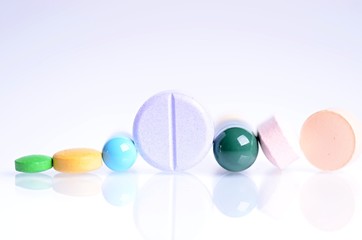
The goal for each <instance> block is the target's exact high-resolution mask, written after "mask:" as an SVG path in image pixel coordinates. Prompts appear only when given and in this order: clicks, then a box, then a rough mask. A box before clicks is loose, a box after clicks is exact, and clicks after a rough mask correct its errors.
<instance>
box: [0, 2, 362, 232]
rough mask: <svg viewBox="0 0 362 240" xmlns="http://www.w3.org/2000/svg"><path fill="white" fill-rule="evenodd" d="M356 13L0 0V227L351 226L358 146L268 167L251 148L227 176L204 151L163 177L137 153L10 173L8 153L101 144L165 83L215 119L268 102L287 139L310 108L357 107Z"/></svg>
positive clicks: (263, 5)
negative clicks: (70, 169)
mask: <svg viewBox="0 0 362 240" xmlns="http://www.w3.org/2000/svg"><path fill="white" fill-rule="evenodd" d="M361 26H362V1H359V0H345V1H342V0H329V1H327V0H324V1H322V0H316V1H312V0H310V1H309V0H307V1H281V0H276V1H266V0H259V1H232V0H223V1H214V0H211V1H201V0H193V1H189V0H183V1H156V0H154V1H125V0H123V1H109V0H106V1H89V0H88V1H45V0H43V1H42V0H36V1H18V0H14V1H5V0H2V1H0V109H1V115H0V146H1V158H0V159H1V160H0V161H1V162H0V225H1V226H2V227H1V232H0V235H1V238H2V239H35V238H36V239H49V238H52V239H65V238H67V239H75V238H82V239H86V238H91V239H242V238H245V239H263V238H268V237H272V238H277V239H311V238H312V239H318V238H320V239H327V238H328V239H360V238H361V236H362V230H361V226H360V223H361V222H362V201H361V200H362V199H361V197H362V196H361V181H362V177H361V176H362V175H361V174H360V172H361V170H362V163H361V159H360V158H359V159H357V160H356V161H355V162H352V163H351V164H349V165H348V166H346V167H345V168H344V169H342V170H340V171H337V172H332V173H320V172H319V171H318V170H317V169H315V168H314V167H313V166H311V165H310V164H309V163H308V161H307V160H305V158H304V157H303V156H302V155H301V157H300V159H299V160H298V162H296V163H294V164H293V165H291V166H290V167H289V168H288V169H287V170H285V171H284V172H279V171H277V170H275V168H274V167H273V166H272V165H271V164H270V163H269V162H268V161H267V160H266V159H265V157H264V155H263V153H262V152H261V151H260V155H259V157H258V159H257V161H256V163H255V164H254V165H253V166H252V167H251V168H250V169H248V170H247V171H245V172H244V173H241V174H236V175H231V176H230V175H227V172H226V171H224V170H222V169H221V168H220V167H219V166H218V165H217V164H216V162H215V160H214V158H213V156H212V153H211V151H210V154H209V155H208V156H207V157H206V158H205V159H204V160H203V161H202V163H200V164H199V165H198V166H196V167H195V168H194V169H192V170H190V171H188V172H187V173H185V174H175V175H172V174H171V175H167V174H162V173H159V171H158V170H156V169H154V168H152V167H150V166H149V165H147V164H146V163H145V162H144V161H143V160H142V158H141V157H139V158H138V161H137V162H136V164H135V165H134V166H133V168H132V170H131V171H129V172H128V173H124V174H120V175H117V174H116V175H115V174H112V172H111V171H110V170H108V169H107V168H106V167H105V166H103V167H102V169H100V170H97V171H95V172H93V173H90V174H84V175H75V176H73V175H63V174H60V173H57V172H55V171H54V170H50V171H47V172H45V173H44V174H35V175H30V176H29V175H21V174H18V173H16V172H15V170H14V160H15V159H16V158H18V157H20V156H23V155H28V154H35V153H41V154H46V155H50V156H51V155H52V154H53V153H55V152H56V151H59V150H62V149H66V148H73V147H92V148H95V149H99V150H100V149H102V147H103V144H104V142H105V141H106V140H107V139H108V138H109V137H110V136H112V135H113V134H115V133H117V132H128V133H131V129H132V124H133V118H134V116H135V114H136V112H137V110H138V108H139V107H140V106H141V105H142V103H143V102H144V101H145V100H146V99H148V98H149V97H150V96H152V95H153V94H155V93H157V92H159V91H163V90H167V89H174V90H177V91H180V92H183V93H186V94H188V95H190V96H193V97H194V98H195V99H197V100H198V101H199V102H200V103H201V104H202V105H203V106H204V107H205V109H206V110H207V111H208V112H209V113H210V115H211V117H212V118H213V120H214V121H215V123H217V122H218V121H219V120H220V119H221V118H223V117H224V116H226V115H233V116H238V117H239V118H240V119H242V120H245V121H247V122H249V123H250V124H251V125H252V126H253V127H254V128H255V127H257V125H258V124H260V123H261V122H262V121H264V120H265V119H266V118H268V117H269V116H271V115H272V114H279V116H282V117H283V118H284V120H285V122H288V123H289V125H290V126H291V128H290V130H289V131H288V135H291V136H292V137H291V139H290V140H291V142H292V143H293V145H295V146H298V144H297V143H298V134H299V131H300V127H301V124H302V123H303V121H304V120H305V119H306V118H307V117H308V116H309V115H310V114H311V113H313V112H315V111H318V110H320V109H325V108H337V109H343V110H346V111H349V112H351V113H353V114H354V115H355V116H356V117H357V118H358V119H359V120H361V119H362V110H361V95H360V92H361V88H360V85H361V84H360V83H361V80H362V79H361V76H362V27H361ZM40 183H41V184H40ZM35 187H38V188H42V189H41V190H31V189H29V188H35ZM112 204H113V205H112ZM231 216H234V217H231Z"/></svg>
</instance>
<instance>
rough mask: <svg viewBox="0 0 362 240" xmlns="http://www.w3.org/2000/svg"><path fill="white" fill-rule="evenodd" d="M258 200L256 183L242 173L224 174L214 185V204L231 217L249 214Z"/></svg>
mask: <svg viewBox="0 0 362 240" xmlns="http://www.w3.org/2000/svg"><path fill="white" fill-rule="evenodd" d="M257 200H258V192H257V187H256V185H255V183H254V182H253V181H252V180H251V179H250V178H249V177H247V176H246V175H243V174H241V173H228V174H226V175H224V176H222V177H221V179H220V180H219V181H218V182H217V184H216V185H215V187H214V191H213V201H214V204H215V206H216V207H217V208H218V209H219V210H220V212H222V213H223V214H224V215H226V216H229V217H242V216H246V215H248V214H249V213H250V212H251V211H252V210H253V209H254V208H255V206H256V204H257Z"/></svg>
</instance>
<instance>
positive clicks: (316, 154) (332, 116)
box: [300, 110, 357, 170]
mask: <svg viewBox="0 0 362 240" xmlns="http://www.w3.org/2000/svg"><path fill="white" fill-rule="evenodd" d="M356 141H357V138H356V135H355V132H354V129H353V127H352V125H351V124H350V122H349V121H348V120H347V119H346V118H345V117H344V116H342V115H341V114H340V113H337V112H334V111H328V110H324V111H320V112H317V113H314V114H313V115H311V116H310V117H309V118H308V119H307V120H306V121H305V122H304V124H303V127H302V130H301V135H300V146H301V148H302V151H303V152H304V155H305V156H306V158H307V159H308V160H309V161H310V162H311V163H312V164H313V165H314V166H316V167H317V168H319V169H322V170H336V169H340V168H342V167H343V166H345V165H346V164H347V163H348V162H349V161H350V160H351V159H352V158H353V156H354V153H355V150H356Z"/></svg>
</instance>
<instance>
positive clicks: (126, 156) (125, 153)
mask: <svg viewBox="0 0 362 240" xmlns="http://www.w3.org/2000/svg"><path fill="white" fill-rule="evenodd" d="M102 157H103V161H104V163H105V164H106V165H107V167H109V168H110V169H112V170H113V171H117V172H122V171H126V170H128V169H129V168H130V167H132V165H133V164H134V163H135V161H136V158H137V149H136V147H135V145H134V142H133V141H132V140H131V139H130V138H128V137H116V138H111V139H110V140H108V141H107V142H106V144H105V145H104V147H103V151H102Z"/></svg>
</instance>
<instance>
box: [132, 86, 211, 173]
mask: <svg viewBox="0 0 362 240" xmlns="http://www.w3.org/2000/svg"><path fill="white" fill-rule="evenodd" d="M133 136H134V141H135V144H136V146H137V148H138V150H139V152H140V155H141V156H142V157H143V159H144V160H146V161H147V162H148V163H149V164H151V165H152V166H154V167H156V168H158V169H161V170H165V171H176V170H179V171H182V170H186V169H189V168H191V167H193V166H195V165H196V164H197V163H199V162H200V161H201V160H202V159H203V158H204V156H205V155H206V154H207V152H208V151H209V149H210V147H211V146H212V141H213V136H214V127H213V122H212V120H211V119H210V118H209V116H208V115H207V114H206V112H205V111H204V110H203V108H202V107H201V106H200V105H199V104H198V103H197V102H196V101H195V100H194V99H192V98H191V97H188V96H186V95H183V94H180V93H174V92H163V93H159V94H157V95H155V96H153V97H151V98H150V99H149V100H147V101H146V102H145V103H144V104H143V106H142V107H141V108H140V110H139V111H138V113H137V115H136V118H135V120H134V125H133Z"/></svg>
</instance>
